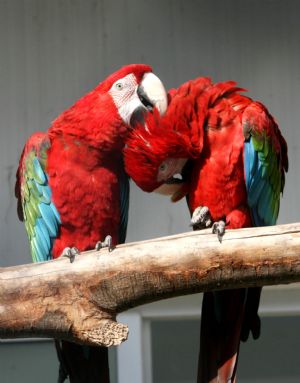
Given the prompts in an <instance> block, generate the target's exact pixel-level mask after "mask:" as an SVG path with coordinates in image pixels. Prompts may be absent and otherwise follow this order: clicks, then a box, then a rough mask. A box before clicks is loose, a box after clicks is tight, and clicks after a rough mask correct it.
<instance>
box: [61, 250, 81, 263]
mask: <svg viewBox="0 0 300 383" xmlns="http://www.w3.org/2000/svg"><path fill="white" fill-rule="evenodd" d="M78 254H80V251H79V250H78V249H77V247H66V248H65V249H64V250H63V252H62V253H61V255H62V256H63V257H67V258H69V259H70V262H71V263H73V262H74V260H75V257H76V255H78Z"/></svg>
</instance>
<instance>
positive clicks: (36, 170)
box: [16, 133, 61, 262]
mask: <svg viewBox="0 0 300 383" xmlns="http://www.w3.org/2000/svg"><path fill="white" fill-rule="evenodd" d="M49 147H50V141H49V139H48V136H47V135H46V134H43V133H36V134H34V135H32V136H31V137H30V139H29V140H28V142H27V144H26V146H25V148H24V150H23V153H22V156H21V160H20V164H19V168H18V172H17V182H16V196H17V198H18V214H19V218H20V219H21V220H23V221H24V223H25V227H26V231H27V234H28V238H29V242H30V248H31V255H32V259H33V261H34V262H41V261H46V260H49V259H51V249H52V246H53V242H54V240H55V238H56V237H57V236H58V233H59V226H60V223H61V221H60V216H59V213H58V211H57V209H56V208H55V206H54V204H53V201H52V200H51V189H50V186H49V178H48V175H47V172H46V165H47V150H48V149H49Z"/></svg>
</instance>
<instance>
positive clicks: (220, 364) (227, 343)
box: [197, 288, 261, 383]
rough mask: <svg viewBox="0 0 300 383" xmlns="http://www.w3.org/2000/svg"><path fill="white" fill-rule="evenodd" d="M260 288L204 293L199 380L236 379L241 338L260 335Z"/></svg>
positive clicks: (199, 382) (226, 381)
mask: <svg viewBox="0 0 300 383" xmlns="http://www.w3.org/2000/svg"><path fill="white" fill-rule="evenodd" d="M260 291H261V289H260V288H253V289H236V290H224V291H217V292H207V293H204V296H203V303H202V319H201V331H200V332H201V333H200V354H199V365H198V379H197V383H217V382H218V383H235V382H236V370H237V362H238V355H239V347H240V340H241V339H243V340H246V338H248V335H249V332H250V331H252V333H253V337H254V338H257V337H258V336H259V333H260V321H259V318H258V315H257V309H258V305H259V297H260Z"/></svg>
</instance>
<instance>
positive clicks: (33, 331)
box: [0, 223, 300, 346]
mask: <svg viewBox="0 0 300 383" xmlns="http://www.w3.org/2000/svg"><path fill="white" fill-rule="evenodd" d="M295 281H300V223H295V224H289V225H280V226H273V227H263V228H251V229H241V230H228V231H227V232H226V234H225V236H224V239H223V242H222V243H221V244H220V243H219V241H218V239H217V237H216V235H214V234H211V233H210V230H205V231H201V232H190V233H184V234H179V235H174V236H170V237H164V238H158V239H153V240H149V241H143V242H136V243H129V244H127V245H121V246H118V247H117V248H116V249H114V250H113V251H112V252H111V253H109V252H108V250H107V249H102V250H101V251H100V252H96V251H91V252H86V253H83V254H82V255H79V256H77V257H76V259H75V261H74V263H70V262H69V260H68V259H67V258H60V259H57V260H55V261H49V262H44V263H38V264H28V265H22V266H16V267H7V268H2V269H0V337H2V338H16V337H55V338H60V339H67V340H71V341H74V342H78V343H83V344H91V345H104V346H111V345H118V344H120V343H121V342H122V341H124V340H126V339H127V334H128V329H127V326H125V325H123V324H120V323H117V322H116V315H117V314H118V313H120V312H122V311H125V310H127V309H129V308H131V307H135V306H138V305H141V304H144V303H147V302H153V301H157V300H160V299H164V298H168V297H175V296H179V295H184V294H192V293H198V292H201V291H207V290H217V289H228V288H238V287H241V286H243V287H246V286H262V285H271V284H281V283H291V282H295Z"/></svg>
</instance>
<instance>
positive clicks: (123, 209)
mask: <svg viewBox="0 0 300 383" xmlns="http://www.w3.org/2000/svg"><path fill="white" fill-rule="evenodd" d="M128 208H129V178H128V176H127V174H125V173H123V174H122V176H121V177H120V228H119V243H124V242H125V239H126V232H127V223H128Z"/></svg>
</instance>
